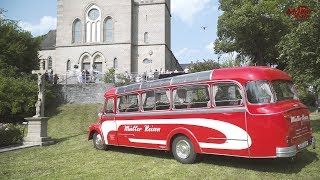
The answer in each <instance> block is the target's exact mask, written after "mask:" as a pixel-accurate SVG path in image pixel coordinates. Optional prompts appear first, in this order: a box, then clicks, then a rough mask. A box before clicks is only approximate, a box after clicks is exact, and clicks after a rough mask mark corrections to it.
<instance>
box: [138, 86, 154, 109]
mask: <svg viewBox="0 0 320 180" xmlns="http://www.w3.org/2000/svg"><path fill="white" fill-rule="evenodd" d="M141 97H142V107H143V110H144V111H151V110H154V108H155V97H154V91H153V90H152V91H147V92H144V93H142V94H141Z"/></svg>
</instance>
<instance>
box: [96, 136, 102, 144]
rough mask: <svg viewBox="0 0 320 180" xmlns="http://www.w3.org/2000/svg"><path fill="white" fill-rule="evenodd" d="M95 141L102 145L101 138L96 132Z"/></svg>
mask: <svg viewBox="0 0 320 180" xmlns="http://www.w3.org/2000/svg"><path fill="white" fill-rule="evenodd" d="M95 143H96V145H97V146H102V138H101V136H100V134H97V136H96V139H95Z"/></svg>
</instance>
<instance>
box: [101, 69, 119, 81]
mask: <svg viewBox="0 0 320 180" xmlns="http://www.w3.org/2000/svg"><path fill="white" fill-rule="evenodd" d="M115 72H116V71H115V69H114V68H110V69H108V71H107V72H106V74H105V75H104V78H103V81H104V82H105V83H114V81H115V79H114V77H115Z"/></svg>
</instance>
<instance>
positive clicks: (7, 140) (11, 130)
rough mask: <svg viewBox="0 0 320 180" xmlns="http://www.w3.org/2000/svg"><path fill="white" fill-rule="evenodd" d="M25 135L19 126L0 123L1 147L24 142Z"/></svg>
mask: <svg viewBox="0 0 320 180" xmlns="http://www.w3.org/2000/svg"><path fill="white" fill-rule="evenodd" d="M22 138H23V134H22V131H21V130H20V128H19V127H18V126H15V125H13V124H2V123H0V147H3V146H8V145H12V144H18V143H21V142H22Z"/></svg>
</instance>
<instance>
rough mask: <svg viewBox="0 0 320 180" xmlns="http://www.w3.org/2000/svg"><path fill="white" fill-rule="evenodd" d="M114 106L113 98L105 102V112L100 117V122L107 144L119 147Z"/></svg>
mask: <svg viewBox="0 0 320 180" xmlns="http://www.w3.org/2000/svg"><path fill="white" fill-rule="evenodd" d="M114 105H115V102H114V99H113V98H108V99H106V100H105V105H104V110H103V112H102V114H101V116H100V122H101V130H102V134H103V137H104V141H105V143H106V144H111V145H118V141H117V124H116V121H115V108H114Z"/></svg>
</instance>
